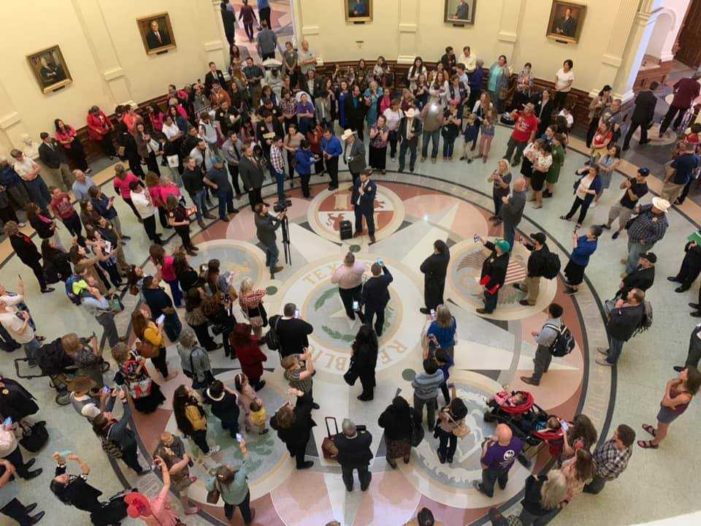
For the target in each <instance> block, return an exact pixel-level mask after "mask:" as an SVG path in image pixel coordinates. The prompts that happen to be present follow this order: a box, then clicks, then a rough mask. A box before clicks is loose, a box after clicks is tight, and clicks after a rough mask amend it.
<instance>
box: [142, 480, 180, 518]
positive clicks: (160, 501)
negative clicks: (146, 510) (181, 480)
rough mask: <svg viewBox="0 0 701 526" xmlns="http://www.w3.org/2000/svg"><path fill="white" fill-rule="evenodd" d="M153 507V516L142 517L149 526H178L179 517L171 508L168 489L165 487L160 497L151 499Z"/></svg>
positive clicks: (150, 502)
mask: <svg viewBox="0 0 701 526" xmlns="http://www.w3.org/2000/svg"><path fill="white" fill-rule="evenodd" d="M149 504H150V505H151V515H149V516H148V517H142V520H143V521H144V523H145V524H148V526H176V525H177V524H178V515H177V514H176V513H175V512H174V511H173V510H172V508H171V507H170V502H168V488H167V487H166V486H164V487H163V489H162V490H161V492H160V493H159V494H158V497H156V498H155V499H149Z"/></svg>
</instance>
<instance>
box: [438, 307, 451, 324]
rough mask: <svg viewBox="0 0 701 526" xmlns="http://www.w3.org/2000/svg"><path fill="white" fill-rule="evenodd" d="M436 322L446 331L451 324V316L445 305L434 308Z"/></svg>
mask: <svg viewBox="0 0 701 526" xmlns="http://www.w3.org/2000/svg"><path fill="white" fill-rule="evenodd" d="M436 322H438V325H440V326H441V327H443V328H444V329H447V328H448V327H450V326H451V325H452V324H453V315H452V314H451V313H450V310H449V309H448V307H446V306H445V305H438V307H436Z"/></svg>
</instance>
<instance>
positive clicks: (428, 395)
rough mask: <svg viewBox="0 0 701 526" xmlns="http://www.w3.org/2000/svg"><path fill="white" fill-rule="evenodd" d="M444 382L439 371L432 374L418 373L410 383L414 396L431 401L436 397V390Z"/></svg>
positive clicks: (443, 377) (441, 372)
mask: <svg viewBox="0 0 701 526" xmlns="http://www.w3.org/2000/svg"><path fill="white" fill-rule="evenodd" d="M444 381H445V376H443V371H441V370H440V369H439V370H437V371H436V372H435V373H433V374H428V373H425V372H423V373H419V374H417V375H416V376H415V377H414V379H413V380H412V381H411V386H412V387H413V388H414V396H415V397H416V398H419V399H421V400H431V399H432V398H436V397H437V396H438V388H439V387H440V386H441V384H442V383H443V382H444Z"/></svg>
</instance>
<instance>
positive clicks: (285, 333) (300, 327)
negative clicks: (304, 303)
mask: <svg viewBox="0 0 701 526" xmlns="http://www.w3.org/2000/svg"><path fill="white" fill-rule="evenodd" d="M272 324H273V322H272V321H271V325H272ZM274 327H275V330H276V331H277V337H278V340H279V341H280V356H281V357H282V358H284V357H285V356H289V355H291V354H302V353H303V352H304V348H305V347H309V338H308V336H309V335H310V334H311V333H312V332H314V327H313V326H312V324H311V323H307V322H306V321H304V320H300V319H298V318H291V319H289V320H286V319H283V318H280V319H279V320H278V321H276V322H274Z"/></svg>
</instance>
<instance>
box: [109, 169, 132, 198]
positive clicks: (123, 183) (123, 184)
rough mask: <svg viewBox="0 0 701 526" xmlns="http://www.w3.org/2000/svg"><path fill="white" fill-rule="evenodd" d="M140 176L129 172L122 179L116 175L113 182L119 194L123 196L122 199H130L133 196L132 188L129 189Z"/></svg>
mask: <svg viewBox="0 0 701 526" xmlns="http://www.w3.org/2000/svg"><path fill="white" fill-rule="evenodd" d="M138 180H139V179H138V177H136V176H135V175H134V174H133V173H131V172H127V175H126V176H125V177H124V179H120V178H119V177H115V178H114V179H112V184H113V185H114V189H115V190H116V191H117V192H119V195H121V196H122V199H130V198H131V190H129V185H130V184H131V183H132V182H133V181H138Z"/></svg>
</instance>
